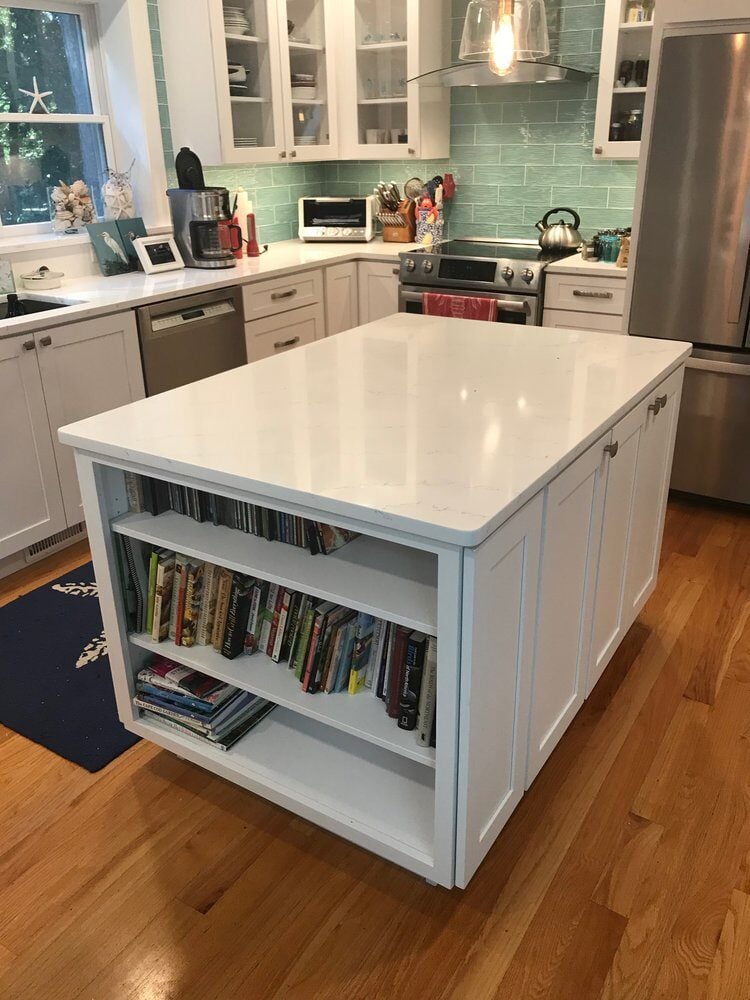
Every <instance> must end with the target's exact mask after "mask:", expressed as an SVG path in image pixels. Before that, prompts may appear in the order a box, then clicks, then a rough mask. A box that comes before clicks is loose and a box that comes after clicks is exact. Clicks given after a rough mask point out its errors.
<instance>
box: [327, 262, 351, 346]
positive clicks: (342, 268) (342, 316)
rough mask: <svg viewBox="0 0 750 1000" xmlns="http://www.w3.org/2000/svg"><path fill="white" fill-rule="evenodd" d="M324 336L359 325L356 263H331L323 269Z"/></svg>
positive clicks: (330, 335)
mask: <svg viewBox="0 0 750 1000" xmlns="http://www.w3.org/2000/svg"><path fill="white" fill-rule="evenodd" d="M325 289H326V336H328V337H332V336H333V335H334V334H335V333H343V332H344V330H351V329H353V328H354V327H355V326H358V325H359V301H358V297H357V264H356V261H347V262H346V263H344V264H331V265H330V266H329V267H327V268H326V269H325Z"/></svg>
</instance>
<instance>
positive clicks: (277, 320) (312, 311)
mask: <svg viewBox="0 0 750 1000" xmlns="http://www.w3.org/2000/svg"><path fill="white" fill-rule="evenodd" d="M324 336H325V323H324V316H323V307H322V305H318V306H308V307H307V308H306V309H292V310H291V311H290V312H286V313H281V314H280V315H279V316H266V317H265V318H264V319H256V320H254V321H253V322H252V323H245V344H246V346H247V360H248V361H261V360H262V359H263V358H271V357H273V355H274V354H283V353H284V352H285V351H291V350H294V348H295V347H302V346H303V345H304V344H312V342H313V341H314V340H321V339H322V338H323V337H324Z"/></svg>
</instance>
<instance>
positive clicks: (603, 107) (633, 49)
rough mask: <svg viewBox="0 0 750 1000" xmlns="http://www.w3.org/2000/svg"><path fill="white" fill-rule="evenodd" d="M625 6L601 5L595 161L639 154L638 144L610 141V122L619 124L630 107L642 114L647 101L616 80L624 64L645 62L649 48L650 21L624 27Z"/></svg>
mask: <svg viewBox="0 0 750 1000" xmlns="http://www.w3.org/2000/svg"><path fill="white" fill-rule="evenodd" d="M626 6H627V5H626V4H625V2H624V0H605V3H604V23H603V25H602V49H601V59H600V62H599V86H598V90H597V95H596V119H595V123H594V158H595V159H597V160H612V159H615V160H637V159H638V155H639V153H640V147H641V144H640V141H627V140H625V141H623V140H619V141H614V140H613V139H611V138H610V133H611V125H612V122H613V121H621V120H622V119H623V118H624V117H626V116H627V113H628V112H629V111H630V110H631V109H632V108H639V109H640V110H641V111H642V110H643V106H644V103H645V99H646V93H645V91H646V88H645V87H634V86H627V87H622V86H620V85H619V81H618V72H619V69H620V66H621V64H622V63H623V61H625V62H630V64H631V66H633V67H634V66H635V63H636V62H637V61H638V60H640V59H648V53H649V49H650V47H651V29H652V26H653V21H647V22H643V23H640V24H627V25H625V24H624V22H625V12H626ZM654 75H656V74H655V73H654ZM634 82H635V81H634V80H631V81H630V83H634Z"/></svg>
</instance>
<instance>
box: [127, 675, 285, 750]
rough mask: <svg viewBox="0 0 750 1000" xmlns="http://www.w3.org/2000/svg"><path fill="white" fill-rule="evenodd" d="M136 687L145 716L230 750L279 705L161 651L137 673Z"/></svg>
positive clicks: (136, 700)
mask: <svg viewBox="0 0 750 1000" xmlns="http://www.w3.org/2000/svg"><path fill="white" fill-rule="evenodd" d="M136 692H137V693H136V696H135V698H134V699H133V703H134V704H135V705H136V706H137V707H138V708H139V709H140V710H141V713H142V714H143V715H146V716H150V717H151V718H154V719H157V720H158V721H159V722H160V723H162V724H164V725H167V726H169V727H171V728H172V729H177V730H179V731H180V732H182V733H187V734H188V735H189V736H192V737H194V738H195V739H198V740H203V741H204V742H207V743H210V744H212V745H213V746H216V747H218V748H219V749H220V750H228V749H229V747H231V746H232V744H233V743H236V742H237V740H238V739H240V737H242V736H244V735H245V734H246V733H248V732H249V731H250V730H251V729H252V728H253V726H256V725H257V724H258V723H259V722H260V721H261V719H264V718H265V717H266V716H267V715H268V713H269V712H270V711H271V710H272V709H274V708H275V707H276V706H275V705H274V703H273V702H271V701H266V700H265V698H258V697H257V696H256V695H254V694H250V693H249V692H248V691H241V690H240V689H239V688H236V687H233V686H232V685H231V684H224V683H222V682H221V681H217V680H215V679H214V678H213V677H207V676H206V675H205V674H202V673H199V672H198V671H197V670H190V669H188V668H187V667H181V666H180V665H179V664H177V663H173V662H172V661H171V660H168V659H166V658H165V657H163V656H157V657H155V658H154V660H153V662H152V663H151V664H149V666H147V667H144V669H143V670H140V671H139V672H138V677H137V681H136Z"/></svg>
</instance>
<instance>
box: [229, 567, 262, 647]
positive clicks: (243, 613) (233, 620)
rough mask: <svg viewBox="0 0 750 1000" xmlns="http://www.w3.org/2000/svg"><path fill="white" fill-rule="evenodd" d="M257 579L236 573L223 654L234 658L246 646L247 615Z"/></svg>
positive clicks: (230, 595) (230, 598)
mask: <svg viewBox="0 0 750 1000" xmlns="http://www.w3.org/2000/svg"><path fill="white" fill-rule="evenodd" d="M254 582H255V581H254V580H253V579H251V578H249V577H244V576H240V574H239V573H236V574H235V575H234V579H233V580H232V589H231V591H230V594H229V607H228V610H227V623H226V627H225V629H224V639H223V642H222V645H221V655H222V656H226V657H227V659H229V660H233V659H234V658H235V657H236V656H239V655H240V653H241V652H242V650H243V649H244V648H245V635H246V631H245V630H246V627H247V616H248V614H249V613H250V603H251V601H252V587H253V583H254Z"/></svg>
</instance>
